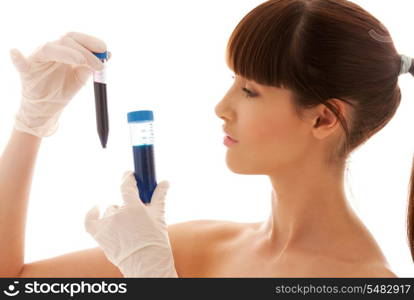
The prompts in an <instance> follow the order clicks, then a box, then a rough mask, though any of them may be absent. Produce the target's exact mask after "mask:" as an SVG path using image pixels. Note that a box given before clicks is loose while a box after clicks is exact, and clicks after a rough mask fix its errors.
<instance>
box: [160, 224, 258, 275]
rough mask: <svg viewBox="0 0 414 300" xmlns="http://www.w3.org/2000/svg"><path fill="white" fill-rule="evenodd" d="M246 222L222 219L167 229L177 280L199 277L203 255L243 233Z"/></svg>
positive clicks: (205, 261)
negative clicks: (222, 242)
mask: <svg viewBox="0 0 414 300" xmlns="http://www.w3.org/2000/svg"><path fill="white" fill-rule="evenodd" d="M248 226H251V224H250V223H238V222H232V221H224V220H205V219H204V220H192V221H185V222H180V223H176V224H172V225H169V226H168V234H169V238H170V242H171V248H172V251H173V256H174V263H175V268H176V270H177V274H178V276H179V277H203V270H205V267H206V265H207V264H208V263H209V260H208V259H207V255H208V254H209V253H210V252H211V250H212V247H214V245H217V244H219V242H220V241H228V240H231V239H232V238H234V237H236V236H237V235H238V234H240V233H241V232H243V230H245V229H246V228H247V227H248Z"/></svg>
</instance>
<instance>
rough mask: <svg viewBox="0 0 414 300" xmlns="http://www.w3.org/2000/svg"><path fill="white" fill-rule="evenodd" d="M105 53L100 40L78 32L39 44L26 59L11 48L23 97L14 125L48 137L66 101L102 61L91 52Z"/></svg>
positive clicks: (100, 68)
mask: <svg viewBox="0 0 414 300" xmlns="http://www.w3.org/2000/svg"><path fill="white" fill-rule="evenodd" d="M91 51H93V52H105V51H106V45H105V43H104V42H103V41H101V40H99V39H97V38H95V37H92V36H89V35H86V34H83V33H78V32H69V33H67V34H66V35H64V36H63V37H62V38H60V39H59V40H56V41H54V42H48V43H46V44H45V45H43V46H41V47H39V48H38V49H37V50H36V51H35V52H34V53H33V54H32V55H31V56H29V57H28V58H25V57H24V56H23V55H22V54H21V53H20V52H19V50H17V49H11V50H10V57H11V60H12V62H13V64H14V66H15V67H16V69H17V71H18V72H19V74H20V79H21V84H22V98H21V104H20V109H19V111H18V113H17V114H16V116H15V126H14V128H15V129H16V130H19V131H23V132H26V133H29V134H32V135H35V136H38V137H45V136H50V135H52V134H53V133H54V132H56V130H57V128H58V119H59V116H60V114H61V112H62V110H63V108H64V107H65V106H66V104H67V103H68V102H69V100H70V99H72V97H73V96H74V95H75V94H76V92H77V91H79V90H80V88H81V87H82V86H83V85H84V84H85V82H86V81H87V79H88V78H89V76H90V75H91V74H92V72H93V70H102V68H103V64H102V62H101V61H100V60H99V59H98V58H97V57H96V56H95V55H94V54H93V53H92V52H91Z"/></svg>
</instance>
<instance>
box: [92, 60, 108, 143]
mask: <svg viewBox="0 0 414 300" xmlns="http://www.w3.org/2000/svg"><path fill="white" fill-rule="evenodd" d="M93 54H95V56H96V57H97V58H99V60H100V61H101V62H102V63H103V65H104V68H103V69H102V70H100V71H94V72H93V88H94V92H95V109H96V126H97V129H98V135H99V139H100V141H101V145H102V147H103V148H106V143H107V141H108V133H109V121H108V103H107V96H106V61H107V60H108V53H107V52H103V53H96V52H93Z"/></svg>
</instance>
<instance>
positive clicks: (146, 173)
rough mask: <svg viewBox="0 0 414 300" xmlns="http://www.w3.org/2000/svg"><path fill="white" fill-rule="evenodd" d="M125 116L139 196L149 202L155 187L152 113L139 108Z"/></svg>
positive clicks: (143, 200)
mask: <svg viewBox="0 0 414 300" xmlns="http://www.w3.org/2000/svg"><path fill="white" fill-rule="evenodd" d="M127 117H128V124H129V128H130V134H131V143H132V150H133V157H134V169H135V171H134V176H135V179H136V181H137V187H138V190H139V197H140V198H141V200H142V202H144V203H150V202H151V197H152V194H153V192H154V190H155V188H156V187H157V181H156V178H155V177H156V176H155V162H154V131H153V122H154V114H153V112H152V111H151V110H139V111H132V112H129V113H128V115H127Z"/></svg>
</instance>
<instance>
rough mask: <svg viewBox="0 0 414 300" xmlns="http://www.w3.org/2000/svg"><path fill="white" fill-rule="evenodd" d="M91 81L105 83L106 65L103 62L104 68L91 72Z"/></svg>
mask: <svg viewBox="0 0 414 300" xmlns="http://www.w3.org/2000/svg"><path fill="white" fill-rule="evenodd" d="M93 81H95V82H100V83H105V84H106V65H105V64H104V68H103V69H102V70H101V71H94V72H93Z"/></svg>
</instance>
